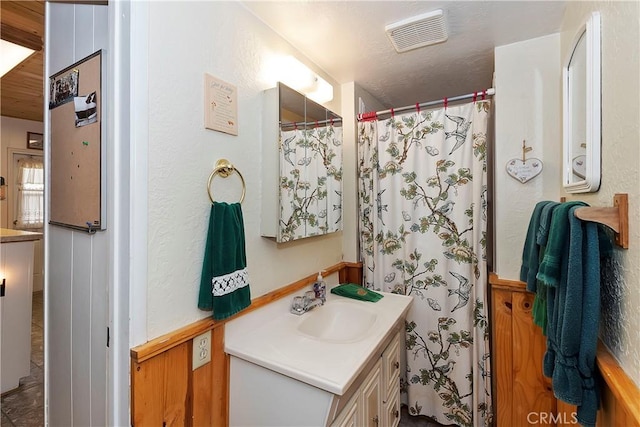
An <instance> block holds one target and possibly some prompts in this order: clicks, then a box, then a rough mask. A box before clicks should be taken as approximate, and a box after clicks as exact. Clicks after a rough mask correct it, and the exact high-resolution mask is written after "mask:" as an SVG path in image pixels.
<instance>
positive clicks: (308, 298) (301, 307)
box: [291, 291, 325, 315]
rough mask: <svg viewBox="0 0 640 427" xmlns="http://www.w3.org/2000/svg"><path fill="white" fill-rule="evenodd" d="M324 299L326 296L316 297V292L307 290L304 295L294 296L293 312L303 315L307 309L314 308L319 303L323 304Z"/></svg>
mask: <svg viewBox="0 0 640 427" xmlns="http://www.w3.org/2000/svg"><path fill="white" fill-rule="evenodd" d="M324 301H325V299H324V298H320V297H316V292H314V291H307V292H305V293H304V295H302V296H297V297H293V302H292V303H291V312H292V313H293V314H297V315H301V314H304V313H306V312H307V311H311V310H313V309H314V308H315V307H317V306H319V305H323V304H324Z"/></svg>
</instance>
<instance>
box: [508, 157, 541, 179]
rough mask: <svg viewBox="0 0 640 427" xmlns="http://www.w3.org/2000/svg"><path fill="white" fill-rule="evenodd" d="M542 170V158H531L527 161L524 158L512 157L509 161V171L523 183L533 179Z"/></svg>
mask: <svg viewBox="0 0 640 427" xmlns="http://www.w3.org/2000/svg"><path fill="white" fill-rule="evenodd" d="M540 172H542V160H540V159H536V158H530V159H527V160H525V161H522V159H511V160H509V162H508V163H507V173H508V174H509V175H511V176H512V177H513V178H514V179H517V180H518V181H520V182H521V183H523V184H524V183H525V182H527V181H530V180H532V179H533V178H535V177H536V176H538V175H540Z"/></svg>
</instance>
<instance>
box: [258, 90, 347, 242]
mask: <svg viewBox="0 0 640 427" xmlns="http://www.w3.org/2000/svg"><path fill="white" fill-rule="evenodd" d="M276 90H277V94H275V95H273V94H269V93H267V94H266V105H265V117H264V118H263V120H264V121H265V123H264V125H265V133H264V137H265V138H271V137H273V138H274V140H275V141H278V148H277V153H278V156H277V159H273V160H272V161H273V162H275V163H277V167H276V168H271V167H269V166H266V165H265V166H264V170H263V175H264V176H263V218H262V227H261V229H262V235H263V236H266V237H275V239H276V241H277V242H289V241H293V240H297V239H302V238H305V237H311V236H319V235H323V234H328V233H333V232H335V231H339V230H342V118H341V117H340V116H338V115H337V114H335V113H333V112H332V111H329V110H327V109H326V108H325V107H323V106H322V105H320V104H318V103H316V102H314V101H312V100H310V99H308V98H307V97H305V96H304V95H303V94H301V93H298V92H296V91H295V90H293V89H291V88H289V87H288V86H286V85H284V84H282V83H278V87H277V88H276ZM276 99H277V105H275V106H274V105H272V104H273V101H274V100H276ZM274 108H275V109H277V111H278V116H277V122H276V123H271V120H272V119H271V118H270V117H273V109H274ZM274 125H276V126H277V129H273V126H274ZM267 128H269V129H267ZM269 135H272V136H269ZM268 150H270V148H269V147H268V146H267V147H266V148H265V160H266V161H265V163H270V162H271V161H269V160H267V158H268V157H269V156H271V155H272V153H271V152H270V151H268ZM267 151H268V152H267ZM271 166H273V165H271ZM276 175H277V176H276ZM274 181H275V183H276V185H277V187H275V188H268V187H269V186H270V185H271V184H270V183H274ZM272 197H277V200H269V199H270V198H272ZM274 217H275V218H274Z"/></svg>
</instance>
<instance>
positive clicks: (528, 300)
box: [511, 292, 556, 426]
mask: <svg viewBox="0 0 640 427" xmlns="http://www.w3.org/2000/svg"><path fill="white" fill-rule="evenodd" d="M511 298H512V299H511V303H512V304H513V310H512V313H513V319H512V321H513V331H512V334H513V335H512V336H513V425H522V426H526V425H528V424H529V419H528V418H530V417H529V414H530V413H532V412H534V413H536V414H555V413H556V399H555V397H554V396H553V391H552V389H551V381H550V380H549V379H548V378H546V377H545V376H544V374H543V373H542V361H543V358H544V353H545V351H546V339H545V337H544V336H543V335H542V333H541V329H540V328H539V327H538V326H536V325H535V324H534V323H533V320H532V319H533V317H532V314H531V311H532V309H533V299H534V294H532V293H529V292H513V293H512V297H511Z"/></svg>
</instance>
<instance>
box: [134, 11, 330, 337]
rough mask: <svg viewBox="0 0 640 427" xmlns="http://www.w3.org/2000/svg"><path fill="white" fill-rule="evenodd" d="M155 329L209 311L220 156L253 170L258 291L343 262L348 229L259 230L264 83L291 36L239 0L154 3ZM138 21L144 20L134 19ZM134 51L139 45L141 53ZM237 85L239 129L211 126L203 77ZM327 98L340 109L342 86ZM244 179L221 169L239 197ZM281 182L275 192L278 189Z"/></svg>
mask: <svg viewBox="0 0 640 427" xmlns="http://www.w3.org/2000/svg"><path fill="white" fill-rule="evenodd" d="M148 8H149V9H148V13H149V20H148V23H149V31H148V37H149V50H148V63H149V79H148V92H149V96H148V104H149V120H148V124H147V123H137V124H135V126H148V135H149V140H148V168H149V173H148V183H149V185H148V280H147V306H146V309H147V337H148V339H152V338H154V337H157V336H159V335H162V334H164V333H168V332H170V331H173V330H175V329H177V328H180V327H181V326H184V325H186V324H189V323H192V322H194V321H196V320H198V319H201V318H203V317H206V316H208V315H210V313H209V312H204V311H200V310H198V308H197V300H198V288H199V284H200V274H201V269H202V258H203V250H204V249H203V248H204V244H205V240H206V233H207V224H208V216H209V209H210V202H209V199H208V196H207V191H206V183H207V178H208V176H209V174H210V172H211V170H212V169H213V167H214V164H215V162H216V161H217V160H218V159H220V158H226V159H228V160H230V161H231V162H232V163H233V164H234V165H235V166H236V167H237V168H238V169H239V170H240V171H241V172H242V174H243V175H244V178H245V180H246V184H247V194H246V199H245V201H244V203H243V205H242V209H243V213H244V224H245V234H246V246H247V264H248V270H249V279H250V283H251V292H252V297H254V298H255V297H257V296H259V295H263V294H265V293H267V292H269V291H271V290H273V289H276V288H278V287H281V286H283V285H286V284H289V283H291V282H293V281H295V280H297V279H299V278H300V277H304V276H306V275H308V274H311V273H313V272H315V271H317V270H318V269H320V268H323V267H327V266H330V265H333V264H335V263H337V262H339V261H340V260H341V259H342V233H334V234H331V235H328V236H324V237H313V238H309V239H303V240H300V241H297V242H293V243H287V244H276V243H275V242H274V241H272V240H269V239H266V238H263V237H260V215H261V214H260V206H261V199H260V198H261V196H262V195H261V189H260V188H261V183H260V180H261V178H260V177H261V168H262V160H261V158H262V156H261V152H262V149H263V146H269V147H271V146H273V141H262V135H261V131H260V130H261V125H260V121H261V117H262V113H261V110H262V102H261V99H262V91H264V90H265V89H268V88H271V87H274V86H275V80H274V78H273V77H270V76H267V75H265V71H266V70H267V69H268V67H269V64H270V63H271V60H272V59H273V58H274V57H277V56H281V55H286V54H292V55H294V56H296V57H297V58H298V59H299V60H301V61H303V62H305V63H306V64H307V65H308V66H312V65H313V64H310V63H309V62H308V61H307V60H306V59H305V58H304V57H302V56H301V55H300V54H299V53H297V52H296V51H295V50H294V49H293V48H292V47H291V45H289V44H288V43H286V42H285V41H284V40H283V39H282V38H281V37H279V36H278V35H277V34H276V33H274V32H273V31H272V30H271V29H269V28H268V27H267V26H266V25H264V24H263V23H262V22H261V21H259V20H258V19H257V18H255V17H254V16H253V15H252V14H250V13H249V12H248V11H247V10H246V9H244V8H243V7H242V6H241V5H240V4H239V3H236V2H189V3H186V2H149V6H148ZM132 26H135V23H134V22H132ZM134 54H135V52H134ZM316 71H317V72H319V71H320V70H316ZM204 73H209V74H212V75H214V76H216V77H218V78H220V79H222V80H224V81H227V82H229V83H232V84H234V85H236V86H237V89H238V104H239V105H238V123H239V129H238V136H231V135H226V134H223V133H219V132H215V131H212V130H207V129H204V126H203V86H204V83H203V76H204ZM320 74H321V75H322V77H323V78H325V80H327V81H329V82H330V83H332V84H334V100H333V102H332V103H330V104H327V105H326V106H327V107H328V108H330V109H331V110H333V111H335V112H337V113H338V114H339V113H340V107H341V99H340V86H338V85H337V84H335V82H334V81H333V80H332V79H331V78H330V77H329V76H327V75H324V74H323V73H320ZM238 182H239V180H238V179H237V177H234V176H231V177H229V178H227V179H226V180H224V179H221V178H218V179H216V180H215V182H214V184H213V190H214V194H216V198H219V199H221V200H225V201H235V200H237V199H238V197H239V191H240V190H239V187H238ZM273 191H276V189H275V188H274V189H273Z"/></svg>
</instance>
